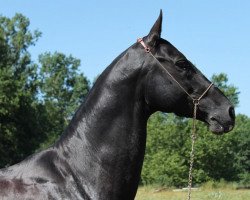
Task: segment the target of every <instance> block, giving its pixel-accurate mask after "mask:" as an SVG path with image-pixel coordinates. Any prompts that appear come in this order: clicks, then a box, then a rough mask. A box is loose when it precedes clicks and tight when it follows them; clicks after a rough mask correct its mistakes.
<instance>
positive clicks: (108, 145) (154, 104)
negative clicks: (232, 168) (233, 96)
mask: <svg viewBox="0 0 250 200" xmlns="http://www.w3.org/2000/svg"><path fill="white" fill-rule="evenodd" d="M161 28H162V13H160V16H159V17H158V19H157V20H156V22H155V24H154V25H153V27H152V28H151V30H150V32H149V34H148V35H147V36H145V37H144V38H142V40H143V42H144V44H145V45H147V47H148V48H150V53H151V54H152V55H153V56H154V58H155V59H154V58H153V57H152V55H151V54H149V53H146V52H145V49H144V47H143V46H142V45H141V43H135V44H133V45H132V46H131V47H129V48H128V49H127V50H126V51H124V52H123V53H122V54H120V55H119V56H118V57H117V58H116V59H115V60H114V61H113V62H112V63H111V64H110V65H109V66H108V67H107V68H106V69H105V71H104V72H103V73H102V74H101V75H100V77H99V78H98V80H97V81H96V83H95V85H94V86H93V88H92V89H91V91H90V92H89V94H88V96H87V98H86V100H85V102H84V103H83V104H82V105H81V106H80V108H79V109H78V110H77V112H76V113H75V115H74V117H73V119H72V120H71V122H70V124H69V126H68V127H67V128H66V130H65V131H64V133H63V134H62V136H61V137H60V138H59V140H58V141H57V142H56V143H55V144H54V145H52V146H51V147H50V148H48V149H46V150H44V151H41V152H39V153H36V154H34V155H31V156H30V157H28V158H27V159H25V160H24V161H22V162H20V163H18V164H16V165H13V166H10V167H8V168H5V169H2V170H1V171H0V199H3V200H5V199H11V200H14V199H15V200H16V199H22V200H23V199H35V200H39V199H41V200H46V199H85V200H90V199H91V200H132V199H134V197H135V195H136V191H137V187H138V183H139V179H140V173H141V169H142V163H143V158H144V152H145V144H146V124H147V120H148V118H149V116H150V115H151V114H152V113H154V112H155V111H163V112H168V113H170V112H172V113H175V114H177V115H179V116H183V117H192V115H193V107H194V105H193V99H195V98H197V97H199V96H200V95H201V94H202V93H203V92H204V91H205V90H206V89H207V88H208V86H210V84H211V83H210V81H209V80H208V79H206V78H205V76H204V75H203V74H202V73H201V72H200V71H199V70H198V69H197V68H196V67H195V66H194V65H193V64H192V63H191V62H190V61H188V60H187V58H186V57H185V56H184V55H183V54H182V53H181V52H180V51H178V50H177V49H176V48H175V47H174V46H173V45H172V44H171V43H169V42H168V41H166V40H164V39H162V38H161V37H160V36H161ZM171 76H172V77H174V79H175V80H174V79H173V78H172V77H171ZM177 82H178V83H177ZM180 86H181V87H180ZM184 90H185V91H186V92H185V91H184ZM197 119H199V120H201V121H203V122H205V123H206V124H208V126H209V129H210V130H211V131H212V132H214V133H216V134H222V133H224V132H228V131H230V130H232V129H233V127H234V121H235V115H234V108H233V106H232V104H231V103H230V102H229V100H228V99H227V98H226V97H225V95H223V93H222V92H221V91H220V90H219V89H218V88H217V87H215V86H213V85H212V86H211V87H210V88H209V90H208V91H207V92H206V94H204V95H203V97H202V99H200V101H199V105H198V108H197Z"/></svg>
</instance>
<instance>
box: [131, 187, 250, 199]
mask: <svg viewBox="0 0 250 200" xmlns="http://www.w3.org/2000/svg"><path fill="white" fill-rule="evenodd" d="M186 198H187V192H174V191H173V190H170V189H168V190H162V191H159V192H157V189H156V188H153V187H140V188H139V190H138V192H137V195H136V198H135V200H186ZM191 200H250V190H236V189H229V188H224V189H223V188H220V189H207V188H203V189H202V188H201V189H200V190H199V191H192V194H191Z"/></svg>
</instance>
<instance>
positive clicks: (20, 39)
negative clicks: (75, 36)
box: [0, 14, 89, 167]
mask: <svg viewBox="0 0 250 200" xmlns="http://www.w3.org/2000/svg"><path fill="white" fill-rule="evenodd" d="M29 24H30V22H29V19H28V18H26V17H25V16H23V15H22V14H16V15H15V16H14V17H13V18H7V17H3V16H0V167H4V166H6V165H11V164H14V163H16V162H18V161H20V160H23V159H24V158H25V157H27V156H28V155H30V154H32V153H33V152H35V151H37V150H38V149H39V148H43V147H47V146H48V145H50V144H51V143H52V142H53V141H54V140H55V138H56V137H58V135H59V134H61V133H62V132H63V129H64V128H65V126H66V125H67V123H68V121H69V120H70V118H71V117H72V115H73V113H74V111H75V110H76V108H77V107H78V106H79V104H80V103H81V102H82V101H83V100H84V96H85V95H86V93H87V92H88V90H89V82H88V80H87V79H86V77H85V76H84V75H83V74H82V73H80V72H79V70H78V68H79V65H80V61H79V60H78V59H76V58H74V57H72V56H66V55H64V54H63V53H54V54H50V53H44V54H42V55H40V56H39V62H40V63H39V64H35V63H34V62H33V61H32V60H31V56H30V53H29V51H28V49H29V47H30V46H32V45H35V43H36V42H37V40H38V39H39V37H40V36H41V33H40V32H39V31H37V30H36V31H34V32H31V31H30V30H29Z"/></svg>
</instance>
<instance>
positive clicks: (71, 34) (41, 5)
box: [0, 0, 250, 116]
mask: <svg viewBox="0 0 250 200" xmlns="http://www.w3.org/2000/svg"><path fill="white" fill-rule="evenodd" d="M0 5H1V6H0V14H1V15H3V16H7V17H13V16H14V14H15V13H16V12H19V13H22V14H24V15H25V16H26V17H28V18H29V19H30V21H31V25H30V29H31V30H35V29H39V30H40V31H41V32H42V33H43V34H42V37H41V38H40V39H39V41H38V42H37V44H36V46H35V47H32V48H30V52H31V54H32V58H33V60H36V59H37V56H38V55H39V54H41V53H44V52H46V51H50V52H54V51H59V52H63V53H65V54H67V55H69V54H72V55H73V56H74V57H77V58H79V59H81V71H82V72H83V73H84V74H85V75H86V76H87V77H88V79H89V80H90V81H92V80H93V79H94V78H95V77H96V76H97V75H98V74H100V73H101V72H102V71H103V70H104V69H105V67H106V66H107V65H109V64H110V63H111V62H112V60H113V59H114V58H115V57H116V56H117V55H118V54H120V53H121V52H122V51H123V50H125V49H126V48H127V47H128V46H130V45H131V44H133V43H134V42H135V41H136V39H137V38H138V37H141V36H145V35H147V33H148V32H149V30H150V28H151V26H152V25H153V23H154V21H155V20H156V18H157V17H158V14H159V10H160V9H162V10H163V32H162V37H163V38H165V39H167V40H168V41H170V42H171V43H172V44H174V46H176V47H177V48H178V49H179V50H180V51H181V52H182V53H183V54H184V55H186V57H187V58H188V59H189V60H191V61H192V62H193V63H194V64H195V65H196V66H197V67H198V68H199V69H200V70H201V71H202V72H203V73H204V74H205V75H206V76H207V77H208V78H209V77H211V76H212V74H214V73H217V74H218V73H221V72H224V73H226V74H227V75H228V78H229V83H231V84H233V85H235V86H237V87H238V88H239V91H240V106H239V107H238V108H236V112H237V113H243V114H246V115H248V116H250V103H249V99H250V86H249V85H250V81H249V76H250V66H249V63H250V62H249V60H250V12H249V10H250V1H249V0H240V1H235V0H219V1H218V0H209V1H199V0H188V1H187V0H157V1H156V0H154V1H153V0H148V1H146V0H143V1H142V0H137V1H135V0H120V1H117V0H116V1H115V0H109V1H108V0H106V1H101V0H99V1H97V0H92V1H86V0H85V1H83V0H71V1H68V0H43V1H38V0H36V1H35V0H25V1H24V0H23V1H20V0H8V1H6V0H5V1H4V0H0Z"/></svg>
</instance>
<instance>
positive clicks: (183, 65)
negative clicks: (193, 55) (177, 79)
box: [175, 60, 191, 70]
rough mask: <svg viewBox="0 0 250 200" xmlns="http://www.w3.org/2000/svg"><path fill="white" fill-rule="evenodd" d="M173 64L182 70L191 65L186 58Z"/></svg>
mask: <svg viewBox="0 0 250 200" xmlns="http://www.w3.org/2000/svg"><path fill="white" fill-rule="evenodd" d="M175 65H176V66H177V67H179V68H180V69H182V70H188V69H189V68H190V67H191V65H190V63H189V62H188V61H186V60H180V61H177V62H176V63H175Z"/></svg>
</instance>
